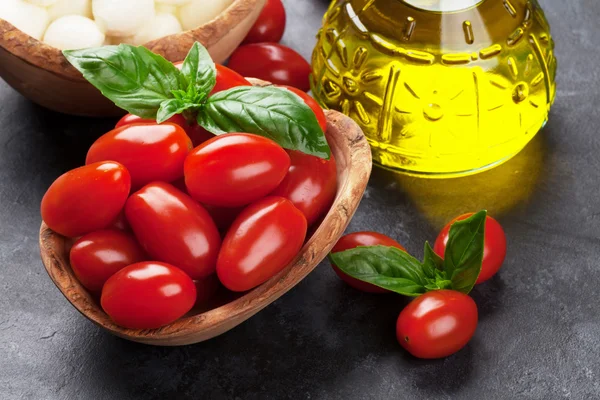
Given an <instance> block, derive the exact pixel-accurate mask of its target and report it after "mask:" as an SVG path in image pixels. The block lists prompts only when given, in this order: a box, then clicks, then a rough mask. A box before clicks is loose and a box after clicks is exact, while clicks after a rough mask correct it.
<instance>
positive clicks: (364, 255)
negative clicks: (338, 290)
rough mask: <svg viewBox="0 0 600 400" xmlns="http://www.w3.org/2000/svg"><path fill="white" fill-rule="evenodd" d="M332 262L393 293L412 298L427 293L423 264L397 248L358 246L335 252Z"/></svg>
mask: <svg viewBox="0 0 600 400" xmlns="http://www.w3.org/2000/svg"><path fill="white" fill-rule="evenodd" d="M329 259H330V261H331V262H332V263H333V264H335V265H336V266H337V267H338V268H339V269H341V270H342V271H344V272H345V273H346V274H348V275H350V276H351V277H353V278H356V279H358V280H361V281H364V282H368V283H371V284H373V285H375V286H379V287H382V288H384V289H387V290H390V291H392V292H396V293H399V294H402V295H404V296H412V297H416V296H418V295H420V294H422V293H425V292H426V288H425V285H427V283H428V281H427V277H426V276H425V273H424V272H423V268H422V266H421V263H420V262H419V261H418V260H417V259H416V258H414V257H412V256H411V255H409V254H408V253H406V252H405V251H402V250H400V249H398V248H396V247H387V246H367V247H356V248H354V249H350V250H346V251H341V252H337V253H331V254H330V255H329Z"/></svg>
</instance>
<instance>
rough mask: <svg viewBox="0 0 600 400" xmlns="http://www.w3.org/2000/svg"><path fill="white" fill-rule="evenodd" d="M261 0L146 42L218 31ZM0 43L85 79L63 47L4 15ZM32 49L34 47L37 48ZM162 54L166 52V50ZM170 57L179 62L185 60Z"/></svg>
mask: <svg viewBox="0 0 600 400" xmlns="http://www.w3.org/2000/svg"><path fill="white" fill-rule="evenodd" d="M260 1H261V0H233V2H232V3H231V4H230V5H229V6H228V7H227V8H226V9H225V10H223V11H222V12H221V13H220V14H219V15H217V16H216V17H215V18H214V19H212V20H211V21H209V22H207V23H205V24H203V25H201V26H199V27H197V28H195V29H190V30H187V31H183V32H179V33H176V34H173V35H168V36H164V37H162V38H160V39H156V40H153V41H150V42H148V43H146V44H144V46H145V47H148V48H153V47H155V46H156V44H157V43H160V42H161V41H163V40H169V39H179V38H183V37H185V36H190V35H191V36H195V35H196V33H197V32H200V31H202V30H212V31H215V30H217V27H219V26H220V25H221V24H223V23H224V22H227V24H229V25H230V26H232V27H233V26H236V25H237V24H238V23H240V22H241V21H243V20H244V19H245V18H246V17H247V16H248V15H249V14H250V13H251V12H252V11H253V8H254V6H255V5H257V4H258V3H259V2H260ZM219 39H220V37H218V36H216V35H215V36H211V37H210V39H209V42H208V43H204V46H205V47H206V48H209V47H211V46H212V45H214V44H215V43H216V42H218V41H219ZM0 47H2V48H3V49H5V50H6V51H8V52H9V53H11V54H13V55H14V56H16V57H18V58H20V59H21V60H23V61H25V62H27V63H29V64H31V65H33V66H35V67H38V68H41V69H43V70H47V71H50V72H52V73H55V74H56V75H59V76H62V77H64V78H67V79H70V80H74V81H85V79H84V78H83V76H82V75H81V73H80V72H79V71H77V69H75V67H73V66H72V65H71V64H70V63H69V62H68V61H67V59H66V58H65V56H64V55H63V54H62V51H61V50H59V49H57V48H56V47H52V46H50V45H48V44H46V43H44V42H42V41H41V40H37V39H35V38H34V37H31V36H29V35H28V34H26V33H25V32H23V31H21V30H20V29H18V28H17V27H15V26H14V25H12V24H11V23H10V22H8V21H7V20H5V19H2V18H0ZM30 49H33V51H31V50H30ZM159 54H160V52H159ZM161 55H163V56H164V54H161ZM169 61H171V62H177V61H181V60H169Z"/></svg>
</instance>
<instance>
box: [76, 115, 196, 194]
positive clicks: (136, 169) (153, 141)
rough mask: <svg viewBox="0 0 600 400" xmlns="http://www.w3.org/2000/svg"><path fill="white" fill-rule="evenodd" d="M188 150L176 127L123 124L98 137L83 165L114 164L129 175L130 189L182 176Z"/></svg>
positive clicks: (186, 143) (189, 143)
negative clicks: (119, 164)
mask: <svg viewBox="0 0 600 400" xmlns="http://www.w3.org/2000/svg"><path fill="white" fill-rule="evenodd" d="M191 149H192V142H191V141H190V138H188V136H187V135H186V133H185V131H184V130H183V129H182V128H181V127H180V126H179V125H175V124H161V125H157V124H134V125H126V126H123V127H121V128H117V129H114V130H112V131H110V132H108V133H106V134H104V135H102V136H100V138H98V140H96V141H95V142H94V144H92V147H90V149H89V150H88V153H87V158H86V160H85V163H86V164H92V163H95V162H98V161H106V160H113V161H117V162H119V163H121V164H123V165H124V166H125V167H126V168H127V170H128V171H129V173H130V174H131V186H133V187H134V188H140V187H142V186H144V185H145V184H147V183H150V182H153V181H166V182H170V181H174V180H175V179H177V178H180V177H182V176H183V162H184V161H185V158H186V157H187V155H188V153H189V152H190V150H191Z"/></svg>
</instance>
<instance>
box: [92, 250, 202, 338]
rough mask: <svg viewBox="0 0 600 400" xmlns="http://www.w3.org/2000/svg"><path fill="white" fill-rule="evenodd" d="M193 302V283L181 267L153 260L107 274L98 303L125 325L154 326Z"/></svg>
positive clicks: (176, 316)
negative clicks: (109, 275) (110, 274)
mask: <svg viewBox="0 0 600 400" xmlns="http://www.w3.org/2000/svg"><path fill="white" fill-rule="evenodd" d="M195 302H196V286H195V285H194V282H192V280H191V279H190V277H189V276H187V275H186V274H185V273H184V272H183V271H182V270H180V269H179V268H176V267H174V266H172V265H169V264H166V263H161V262H157V261H148V262H140V263H137V264H132V265H130V266H128V267H125V268H123V269H121V270H120V271H118V272H117V273H116V274H114V275H113V276H111V277H110V278H109V279H108V281H106V283H105V284H104V287H103V288H102V296H101V299H100V303H101V304H102V308H103V309H104V311H105V312H106V313H107V314H108V315H109V316H110V318H111V319H112V320H113V321H114V322H115V323H117V324H118V325H121V326H123V327H125V328H130V329H156V328H160V327H161V326H164V325H167V324H170V323H171V322H174V321H176V320H177V319H179V318H181V317H182V316H183V315H185V313H187V312H188V311H189V310H190V309H191V308H192V307H193V306H194V303H195Z"/></svg>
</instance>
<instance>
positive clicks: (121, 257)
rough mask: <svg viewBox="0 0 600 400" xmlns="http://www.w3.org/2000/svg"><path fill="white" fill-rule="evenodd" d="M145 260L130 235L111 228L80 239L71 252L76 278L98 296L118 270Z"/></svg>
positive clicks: (144, 256) (141, 250)
mask: <svg viewBox="0 0 600 400" xmlns="http://www.w3.org/2000/svg"><path fill="white" fill-rule="evenodd" d="M146 259H147V256H146V254H145V253H144V250H143V249H142V248H141V246H140V245H139V244H138V243H137V242H136V241H135V238H134V237H133V236H131V235H128V234H127V233H124V232H121V231H117V230H112V229H105V230H100V231H95V232H92V233H88V234H87V235H84V236H82V237H81V238H79V240H77V241H76V242H75V244H74V245H73V247H71V253H70V261H71V268H72V269H73V272H74V273H75V276H76V277H77V279H78V280H79V282H81V284H82V285H83V286H85V287H86V288H87V289H88V290H89V291H90V292H93V293H100V291H101V290H102V286H103V285H104V282H106V281H107V280H108V278H110V277H111V276H112V275H113V274H114V273H116V272H117V271H119V270H120V269H122V268H125V267H126V266H128V265H131V264H135V263H137V262H140V261H144V260H146Z"/></svg>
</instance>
